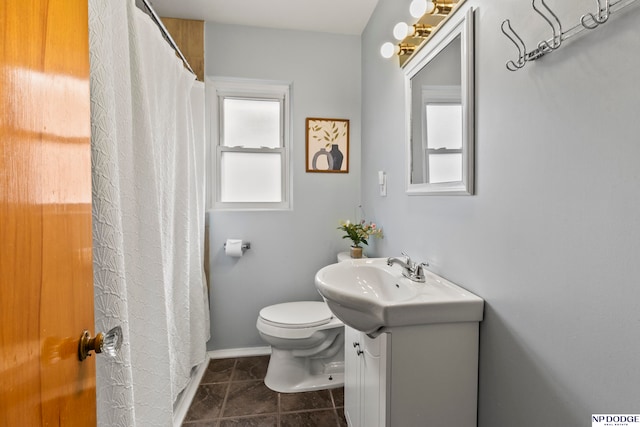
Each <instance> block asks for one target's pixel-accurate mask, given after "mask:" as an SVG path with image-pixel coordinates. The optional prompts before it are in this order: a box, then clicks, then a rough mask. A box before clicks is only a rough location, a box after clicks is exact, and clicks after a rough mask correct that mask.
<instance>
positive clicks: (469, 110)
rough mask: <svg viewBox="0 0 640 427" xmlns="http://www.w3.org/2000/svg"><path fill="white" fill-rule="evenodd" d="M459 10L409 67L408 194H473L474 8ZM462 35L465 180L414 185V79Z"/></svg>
mask: <svg viewBox="0 0 640 427" xmlns="http://www.w3.org/2000/svg"><path fill="white" fill-rule="evenodd" d="M461 12H462V11H458V14H457V15H454V16H452V17H451V19H449V20H448V21H447V22H446V23H445V25H444V26H443V27H442V28H441V29H440V31H438V33H437V34H435V36H434V38H433V39H432V40H429V43H427V44H426V45H425V46H424V48H423V49H421V50H420V51H419V52H418V53H417V54H416V55H415V56H414V57H413V58H411V61H409V62H408V63H407V64H406V66H405V122H406V129H405V132H406V145H405V149H406V165H405V169H406V170H405V177H406V192H407V194H408V195H410V196H411V195H472V194H474V170H475V102H474V101H475V99H474V96H475V86H474V78H475V76H474V22H473V21H474V9H473V8H471V7H469V8H468V9H467V11H466V13H464V14H463V13H461ZM458 36H460V48H461V55H460V61H461V67H460V68H461V74H462V75H461V100H462V181H456V182H443V183H433V184H430V183H423V184H412V183H411V165H412V149H411V140H412V135H411V122H412V110H411V104H412V103H411V96H412V93H411V79H412V78H413V77H414V76H415V75H416V74H418V73H419V72H420V71H421V70H422V69H423V68H424V67H426V66H427V65H428V64H429V63H430V62H431V61H432V60H433V59H434V58H435V57H436V56H437V55H438V54H439V53H440V52H442V51H443V50H444V49H445V48H446V47H447V46H449V43H451V42H452V41H453V40H454V39H455V38H456V37H458Z"/></svg>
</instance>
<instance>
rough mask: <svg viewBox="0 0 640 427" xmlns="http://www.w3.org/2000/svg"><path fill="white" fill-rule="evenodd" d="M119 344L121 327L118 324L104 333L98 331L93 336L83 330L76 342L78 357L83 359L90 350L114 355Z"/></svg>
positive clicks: (88, 354) (120, 343) (120, 342)
mask: <svg viewBox="0 0 640 427" xmlns="http://www.w3.org/2000/svg"><path fill="white" fill-rule="evenodd" d="M120 346H122V328H121V327H120V326H116V327H115V328H112V329H111V330H110V331H109V332H107V333H106V334H103V333H102V332H100V333H98V334H96V336H95V338H91V335H90V334H89V331H87V330H85V331H83V332H82V335H81V336H80V342H79V343H78V359H80V361H83V360H84V359H86V358H87V357H88V356H91V354H90V352H91V351H95V352H96V353H105V354H107V355H109V356H111V357H115V356H116V354H117V353H118V350H120Z"/></svg>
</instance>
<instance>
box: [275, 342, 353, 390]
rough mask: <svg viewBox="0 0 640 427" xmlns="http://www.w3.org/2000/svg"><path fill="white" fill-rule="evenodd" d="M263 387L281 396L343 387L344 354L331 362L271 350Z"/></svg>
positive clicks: (342, 352)
mask: <svg viewBox="0 0 640 427" xmlns="http://www.w3.org/2000/svg"><path fill="white" fill-rule="evenodd" d="M264 383H265V385H266V386H267V387H269V388H270V389H271V390H273V391H277V392H279V393H300V392H304V391H314V390H325V389H330V388H337V387H342V386H343V385H344V350H343V349H342V348H341V349H340V351H339V352H338V353H337V354H336V355H335V356H334V357H331V358H328V359H314V358H308V357H296V356H293V355H292V353H291V351H287V350H279V349H277V348H273V347H272V349H271V358H270V359H269V367H268V368H267V375H266V376H265V378H264Z"/></svg>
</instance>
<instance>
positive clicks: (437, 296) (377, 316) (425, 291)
mask: <svg viewBox="0 0 640 427" xmlns="http://www.w3.org/2000/svg"><path fill="white" fill-rule="evenodd" d="M425 275H426V281H425V283H417V282H413V281H411V280H410V279H407V278H406V277H403V276H402V267H400V266H399V265H394V266H392V267H389V266H388V265H387V259H386V258H363V259H353V260H348V261H344V262H339V263H337V264H331V265H328V266H326V267H324V268H322V269H321V270H320V271H318V273H317V274H316V279H315V281H316V288H318V291H319V292H320V294H321V295H322V296H323V297H324V299H325V301H326V302H327V304H328V305H329V308H331V311H332V312H333V313H334V314H335V315H336V316H337V317H338V318H339V319H340V320H342V321H343V322H344V323H346V324H347V325H349V326H351V327H353V328H355V329H358V330H360V331H363V332H366V333H373V332H376V331H379V330H381V329H383V328H393V327H398V326H409V325H424V324H429V323H451V322H479V321H481V320H482V313H483V306H484V301H483V300H482V298H480V297H478V296H477V295H474V294H472V293H471V292H469V291H467V290H465V289H462V288H461V287H459V286H457V285H454V284H453V283H451V282H449V281H448V280H446V279H443V278H442V277H440V276H437V275H435V274H433V273H431V272H429V271H427V270H425Z"/></svg>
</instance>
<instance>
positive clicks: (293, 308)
mask: <svg viewBox="0 0 640 427" xmlns="http://www.w3.org/2000/svg"><path fill="white" fill-rule="evenodd" d="M260 317H261V318H262V320H264V321H266V322H267V323H270V324H272V325H275V326H280V327H284V328H310V327H314V326H320V325H324V324H326V323H329V321H331V319H332V318H333V313H332V312H331V310H330V309H329V307H327V304H325V303H324V302H317V301H298V302H285V303H282V304H276V305H270V306H269V307H265V308H263V309H262V310H260Z"/></svg>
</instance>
